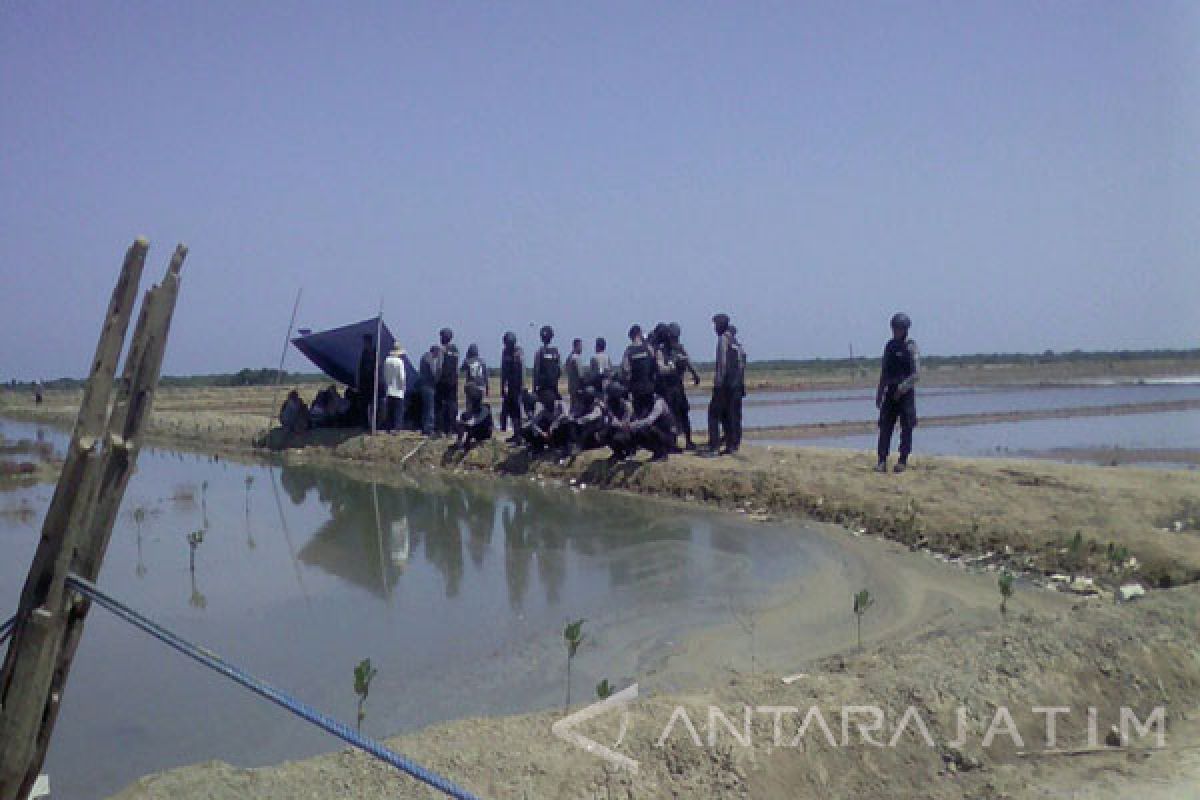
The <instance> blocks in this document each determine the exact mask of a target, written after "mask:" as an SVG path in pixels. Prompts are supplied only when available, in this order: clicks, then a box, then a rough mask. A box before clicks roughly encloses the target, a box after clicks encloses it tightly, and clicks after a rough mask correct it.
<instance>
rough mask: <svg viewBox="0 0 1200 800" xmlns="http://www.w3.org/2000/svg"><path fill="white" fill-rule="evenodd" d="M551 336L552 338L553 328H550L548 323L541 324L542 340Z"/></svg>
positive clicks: (546, 340) (547, 339)
mask: <svg viewBox="0 0 1200 800" xmlns="http://www.w3.org/2000/svg"><path fill="white" fill-rule="evenodd" d="M553 338H554V328H551V327H550V326H549V325H543V326H542V341H543V342H548V341H550V340H551V339H553Z"/></svg>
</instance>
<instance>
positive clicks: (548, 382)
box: [533, 325, 562, 400]
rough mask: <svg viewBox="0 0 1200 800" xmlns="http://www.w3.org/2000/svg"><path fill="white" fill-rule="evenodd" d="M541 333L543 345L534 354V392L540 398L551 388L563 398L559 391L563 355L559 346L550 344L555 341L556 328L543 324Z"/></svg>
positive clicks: (557, 396) (555, 394)
mask: <svg viewBox="0 0 1200 800" xmlns="http://www.w3.org/2000/svg"><path fill="white" fill-rule="evenodd" d="M540 333H541V337H542V346H541V347H539V348H538V350H537V352H536V353H534V354H533V393H534V394H535V395H537V397H539V398H540V397H541V396H542V392H543V391H544V390H546V389H549V390H550V391H552V392H554V396H555V397H556V398H558V399H559V400H561V399H562V395H561V394H559V393H558V378H559V376H560V375H561V374H562V357H561V356H560V355H559V353H558V348H557V347H555V346H554V345H552V344H550V342H552V341H554V328H551V327H550V326H549V325H543V326H542V330H541V331H540Z"/></svg>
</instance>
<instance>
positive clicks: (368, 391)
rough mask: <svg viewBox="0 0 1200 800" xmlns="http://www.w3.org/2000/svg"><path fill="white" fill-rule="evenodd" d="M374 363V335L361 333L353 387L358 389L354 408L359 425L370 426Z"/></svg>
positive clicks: (376, 378) (373, 397) (374, 390)
mask: <svg viewBox="0 0 1200 800" xmlns="http://www.w3.org/2000/svg"><path fill="white" fill-rule="evenodd" d="M377 368H378V364H376V363H375V337H373V336H371V334H369V333H365V334H363V345H362V352H361V353H360V354H359V356H358V375H357V380H356V381H355V385H354V388H355V389H357V390H358V408H356V409H355V410H354V413H355V416H356V417H358V424H359V425H366V426H367V427H370V426H371V407H372V406H374V405H375V402H376V398H377V397H378V395H377V394H376V388H375V387H376V383H377V381H378V375H377V373H376V371H375V370H376V369H377Z"/></svg>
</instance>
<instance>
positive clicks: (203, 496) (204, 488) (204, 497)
mask: <svg viewBox="0 0 1200 800" xmlns="http://www.w3.org/2000/svg"><path fill="white" fill-rule="evenodd" d="M200 517H201V520H202V524H203V527H204V530H208V481H203V482H202V483H201V484H200Z"/></svg>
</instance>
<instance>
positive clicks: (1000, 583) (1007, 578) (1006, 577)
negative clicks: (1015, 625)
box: [996, 570, 1013, 617]
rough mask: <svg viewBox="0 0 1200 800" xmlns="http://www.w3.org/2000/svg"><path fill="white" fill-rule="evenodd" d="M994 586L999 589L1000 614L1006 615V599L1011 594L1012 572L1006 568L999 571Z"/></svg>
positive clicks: (1007, 599)
mask: <svg viewBox="0 0 1200 800" xmlns="http://www.w3.org/2000/svg"><path fill="white" fill-rule="evenodd" d="M996 587H997V588H998V589H999V590H1000V616H1002V617H1007V616H1008V601H1009V599H1010V598H1011V597H1012V596H1013V574H1012V573H1011V572H1008V571H1007V570H1006V571H1004V572H1002V573H1000V577H999V578H998V579H997V581H996Z"/></svg>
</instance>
